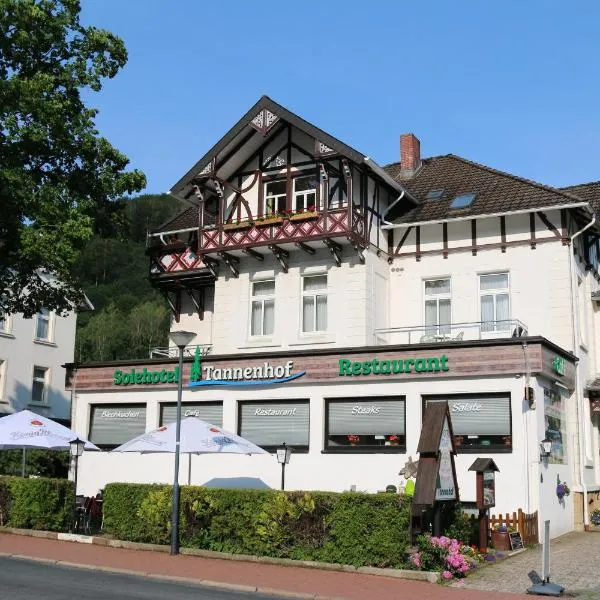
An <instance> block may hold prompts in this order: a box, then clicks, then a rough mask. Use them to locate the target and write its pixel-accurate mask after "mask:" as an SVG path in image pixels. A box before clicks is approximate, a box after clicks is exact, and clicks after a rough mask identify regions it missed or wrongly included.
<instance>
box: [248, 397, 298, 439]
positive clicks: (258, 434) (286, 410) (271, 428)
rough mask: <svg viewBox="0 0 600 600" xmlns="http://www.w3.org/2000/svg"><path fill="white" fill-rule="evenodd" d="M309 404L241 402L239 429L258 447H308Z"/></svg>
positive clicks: (295, 402)
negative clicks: (284, 444) (283, 445)
mask: <svg viewBox="0 0 600 600" xmlns="http://www.w3.org/2000/svg"><path fill="white" fill-rule="evenodd" d="M308 431H309V403H308V400H297V401H294V402H263V403H255V402H242V403H241V404H240V424H239V432H240V435H241V436H242V437H243V438H246V439H247V440H250V441H251V442H254V443H255V444H256V445H257V446H264V447H274V446H280V445H281V444H282V443H283V442H285V443H286V444H287V445H288V446H305V447H307V446H308Z"/></svg>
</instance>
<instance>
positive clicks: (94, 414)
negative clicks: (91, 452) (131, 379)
mask: <svg viewBox="0 0 600 600" xmlns="http://www.w3.org/2000/svg"><path fill="white" fill-rule="evenodd" d="M144 431H146V405H145V404H119V405H118V406H106V405H96V406H92V407H91V419H90V435H89V440H90V442H92V443H94V444H97V445H99V446H119V445H120V444H123V443H124V442H127V441H129V440H131V439H132V438H134V437H136V436H138V435H140V434H142V433H144Z"/></svg>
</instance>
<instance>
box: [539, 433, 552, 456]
mask: <svg viewBox="0 0 600 600" xmlns="http://www.w3.org/2000/svg"><path fill="white" fill-rule="evenodd" d="M550 452H552V440H549V439H548V438H546V439H543V440H542V441H541V442H540V460H541V459H544V458H548V457H549V456H550Z"/></svg>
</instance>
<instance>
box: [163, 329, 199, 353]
mask: <svg viewBox="0 0 600 600" xmlns="http://www.w3.org/2000/svg"><path fill="white" fill-rule="evenodd" d="M169 337H170V338H171V340H173V343H174V344H175V345H176V346H177V347H178V348H179V349H181V348H185V347H186V346H187V345H188V344H189V343H190V342H191V341H192V340H193V339H194V338H195V337H196V334H195V333H192V332H191V331H171V333H170V334H169Z"/></svg>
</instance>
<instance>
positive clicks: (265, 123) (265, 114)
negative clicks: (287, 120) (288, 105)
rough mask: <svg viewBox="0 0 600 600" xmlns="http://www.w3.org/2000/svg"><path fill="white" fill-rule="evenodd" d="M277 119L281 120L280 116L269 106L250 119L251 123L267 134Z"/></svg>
mask: <svg viewBox="0 0 600 600" xmlns="http://www.w3.org/2000/svg"><path fill="white" fill-rule="evenodd" d="M277 121H279V117H278V116H277V115H276V114H275V113H273V112H271V111H270V110H269V109H268V108H263V109H262V110H261V111H259V112H258V114H257V115H256V116H255V117H254V119H252V121H250V125H251V126H252V127H254V129H256V131H258V132H259V133H261V134H262V135H263V136H265V135H267V133H268V132H269V130H270V129H272V128H273V126H274V125H275V124H276V123H277Z"/></svg>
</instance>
